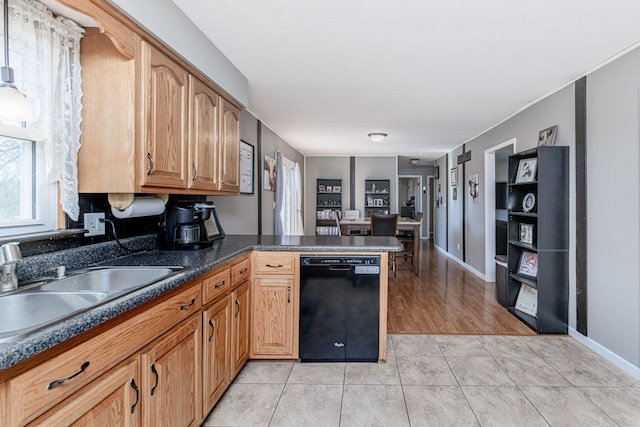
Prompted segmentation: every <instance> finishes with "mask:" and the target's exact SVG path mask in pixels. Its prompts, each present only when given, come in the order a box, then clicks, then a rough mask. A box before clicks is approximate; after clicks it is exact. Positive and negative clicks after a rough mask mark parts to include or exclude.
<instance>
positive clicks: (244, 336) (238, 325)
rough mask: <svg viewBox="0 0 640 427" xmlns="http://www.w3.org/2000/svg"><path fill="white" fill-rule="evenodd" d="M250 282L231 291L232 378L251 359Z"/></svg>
mask: <svg viewBox="0 0 640 427" xmlns="http://www.w3.org/2000/svg"><path fill="white" fill-rule="evenodd" d="M249 289H250V288H249V282H248V281H247V282H246V283H245V284H243V285H240V286H239V287H238V288H237V289H236V290H234V291H233V292H231V312H232V314H231V325H232V326H231V372H230V374H231V378H233V377H235V376H236V375H237V374H238V372H240V369H242V367H243V366H244V364H245V363H246V362H247V360H248V359H249V325H250V323H249V322H250V319H249V303H250V301H249Z"/></svg>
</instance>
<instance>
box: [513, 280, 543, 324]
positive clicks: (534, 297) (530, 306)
mask: <svg viewBox="0 0 640 427" xmlns="http://www.w3.org/2000/svg"><path fill="white" fill-rule="evenodd" d="M514 308H515V309H516V310H518V311H521V312H523V313H525V314H528V315H529V316H533V317H536V316H537V315H538V290H537V289H535V288H532V287H531V286H529V285H525V284H524V283H523V284H522V285H520V290H519V291H518V298H517V299H516V305H515V307H514Z"/></svg>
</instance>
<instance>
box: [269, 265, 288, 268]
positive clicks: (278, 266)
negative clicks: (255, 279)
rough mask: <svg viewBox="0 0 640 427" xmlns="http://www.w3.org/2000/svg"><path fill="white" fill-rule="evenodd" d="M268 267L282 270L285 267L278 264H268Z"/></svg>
mask: <svg viewBox="0 0 640 427" xmlns="http://www.w3.org/2000/svg"><path fill="white" fill-rule="evenodd" d="M267 267H269V268H282V267H284V265H282V264H278V265H271V264H267Z"/></svg>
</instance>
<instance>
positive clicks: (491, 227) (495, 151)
mask: <svg viewBox="0 0 640 427" xmlns="http://www.w3.org/2000/svg"><path fill="white" fill-rule="evenodd" d="M515 150H516V139H515V138H512V139H510V140H508V141H505V142H503V143H501V144H498V145H495V146H493V147H491V148H489V149H487V150H485V152H484V172H485V173H484V188H485V189H486V190H485V192H486V200H485V205H484V218H485V226H484V255H485V260H484V276H485V281H487V282H495V280H496V261H495V257H496V246H499V245H497V244H496V233H497V231H496V230H497V229H498V228H500V227H499V226H498V225H497V221H496V219H499V221H500V223H502V222H504V223H506V220H507V218H506V216H507V211H506V206H502V203H500V205H499V206H498V205H496V200H497V201H498V202H501V201H502V194H501V192H502V191H503V188H504V186H505V185H506V183H507V182H508V181H509V180H508V161H507V159H508V156H509V155H511V154H513V153H514V152H515ZM497 183H498V185H496V184H497ZM500 229H501V228H500ZM505 238H506V236H505Z"/></svg>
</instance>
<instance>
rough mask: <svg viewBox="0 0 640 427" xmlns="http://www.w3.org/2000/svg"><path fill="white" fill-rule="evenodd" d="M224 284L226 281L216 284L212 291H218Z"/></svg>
mask: <svg viewBox="0 0 640 427" xmlns="http://www.w3.org/2000/svg"><path fill="white" fill-rule="evenodd" d="M225 283H226V280H223V281H222V282H220V283H218V284H217V285H214V287H213V289H218V288H220V287H222V286H224V284H225Z"/></svg>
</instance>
